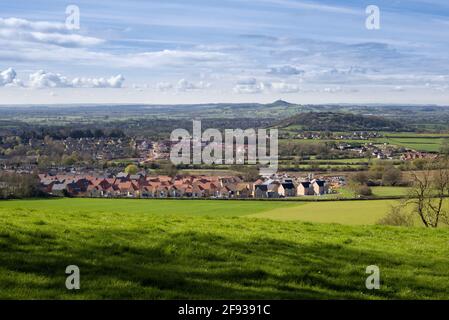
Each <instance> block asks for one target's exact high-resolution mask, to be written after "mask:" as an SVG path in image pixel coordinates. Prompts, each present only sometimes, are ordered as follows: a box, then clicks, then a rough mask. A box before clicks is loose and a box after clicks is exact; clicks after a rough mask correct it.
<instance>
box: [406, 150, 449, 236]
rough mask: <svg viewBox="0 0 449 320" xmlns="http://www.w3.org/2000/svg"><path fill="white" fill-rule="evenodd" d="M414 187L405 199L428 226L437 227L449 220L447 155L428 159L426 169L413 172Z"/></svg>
mask: <svg viewBox="0 0 449 320" xmlns="http://www.w3.org/2000/svg"><path fill="white" fill-rule="evenodd" d="M412 182H413V184H412V188H411V190H410V193H409V194H408V197H407V199H406V201H405V206H408V205H411V206H412V212H413V213H416V214H418V216H419V217H420V219H421V221H422V222H423V224H424V225H425V226H426V227H429V228H436V227H438V225H439V224H440V223H441V222H442V221H443V222H444V223H447V222H448V221H449V208H448V207H449V199H448V198H449V161H448V158H446V157H441V158H440V159H438V160H433V161H428V162H427V163H426V166H425V169H424V170H423V171H420V172H412Z"/></svg>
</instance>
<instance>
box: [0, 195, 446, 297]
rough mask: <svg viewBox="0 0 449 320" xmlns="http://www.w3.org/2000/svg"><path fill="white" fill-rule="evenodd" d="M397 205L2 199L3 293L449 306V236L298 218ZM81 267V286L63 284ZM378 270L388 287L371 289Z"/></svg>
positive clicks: (369, 215) (360, 213)
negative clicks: (441, 302) (368, 284)
mask: <svg viewBox="0 0 449 320" xmlns="http://www.w3.org/2000/svg"><path fill="white" fill-rule="evenodd" d="M351 205H352V207H350V206H351ZM388 205H389V202H388V201H357V202H354V201H351V202H316V203H315V202H314V203H295V202H266V201H251V202H244V201H201V200H199V201H170V200H94V199H61V200H28V201H6V202H0V298H22V299H42V298H60V299H79V298H91V299H94V298H95V299H103V298H109V299H115V298H117V299H128V298H136V299H167V298H188V299H199V298H206V299H207V298H230V299H232V298H234V299H238V298H240V299H243V298H249V299H251V298H275V299H278V298H279V299H281V298H284V299H328V298H334V299H339V298H360V299H379V298H380V299H390V298H393V299H403V298H411V299H415V298H435V299H449V269H448V268H447V266H448V265H449V246H448V239H449V230H447V229H440V230H426V229H424V228H408V229H407V228H394V227H382V226H360V225H359V226H345V225H336V224H314V223H310V222H301V221H291V220H310V221H319V220H321V221H320V222H340V223H347V224H355V223H356V224H369V223H373V222H374V221H375V219H377V217H379V216H381V215H380V212H382V211H383V210H384V209H385V208H387V207H388ZM369 208H371V209H370V210H369ZM341 215H346V218H337V217H338V216H341ZM254 217H257V219H256V218H254ZM265 217H267V218H270V219H263V218H265ZM317 217H321V218H319V219H318V218H317ZM273 219H279V220H289V221H275V220H273ZM314 219H316V220H314ZM71 264H75V265H77V266H79V268H80V271H81V290H78V291H68V290H66V289H65V286H64V283H65V277H66V275H65V273H64V271H65V268H66V266H68V265H71ZM373 264H374V265H377V266H379V267H380V270H381V281H382V286H381V289H380V290H376V291H369V290H367V289H366V288H365V279H366V277H367V275H366V274H365V269H366V267H367V266H368V265H373Z"/></svg>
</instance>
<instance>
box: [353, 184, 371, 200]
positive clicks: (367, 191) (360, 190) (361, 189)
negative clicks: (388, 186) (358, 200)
mask: <svg viewBox="0 0 449 320" xmlns="http://www.w3.org/2000/svg"><path fill="white" fill-rule="evenodd" d="M355 193H356V194H358V195H360V196H365V197H369V196H372V195H373V190H371V188H370V187H368V186H367V185H361V186H358V187H357V188H356V189H355Z"/></svg>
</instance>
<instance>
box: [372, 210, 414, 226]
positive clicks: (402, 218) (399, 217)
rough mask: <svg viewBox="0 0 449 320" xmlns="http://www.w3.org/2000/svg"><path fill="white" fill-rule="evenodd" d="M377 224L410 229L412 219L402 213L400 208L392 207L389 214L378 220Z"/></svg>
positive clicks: (410, 216) (407, 214)
mask: <svg viewBox="0 0 449 320" xmlns="http://www.w3.org/2000/svg"><path fill="white" fill-rule="evenodd" d="M377 224H381V225H385V226H402V227H412V226H413V217H412V215H411V214H409V213H406V212H403V210H402V208H401V207H392V208H391V210H390V212H389V213H388V214H387V215H386V216H385V217H383V218H382V219H380V220H379V221H378V222H377Z"/></svg>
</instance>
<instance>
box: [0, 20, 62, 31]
mask: <svg viewBox="0 0 449 320" xmlns="http://www.w3.org/2000/svg"><path fill="white" fill-rule="evenodd" d="M0 28H11V29H28V30H36V31H44V32H54V31H66V30H67V28H66V26H65V25H64V24H63V23H58V22H48V21H36V22H33V21H29V20H25V19H19V18H14V17H13V18H6V19H5V18H0Z"/></svg>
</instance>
